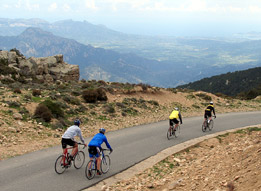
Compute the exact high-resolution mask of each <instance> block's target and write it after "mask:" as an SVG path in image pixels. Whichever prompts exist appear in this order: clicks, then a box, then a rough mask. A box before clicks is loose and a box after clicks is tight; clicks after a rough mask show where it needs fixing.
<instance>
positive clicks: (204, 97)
mask: <svg viewBox="0 0 261 191" xmlns="http://www.w3.org/2000/svg"><path fill="white" fill-rule="evenodd" d="M196 96H198V97H200V98H202V99H204V100H206V101H211V100H212V98H211V96H209V95H207V94H204V93H198V94H196Z"/></svg>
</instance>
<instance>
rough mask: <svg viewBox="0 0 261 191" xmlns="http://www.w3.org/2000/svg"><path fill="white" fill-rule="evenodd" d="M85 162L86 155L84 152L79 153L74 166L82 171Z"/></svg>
mask: <svg viewBox="0 0 261 191" xmlns="http://www.w3.org/2000/svg"><path fill="white" fill-rule="evenodd" d="M84 162H85V154H84V152H83V151H79V152H78V153H77V154H76V155H75V156H74V160H73V165H74V167H75V168H76V169H80V168H81V167H82V165H83V164H84Z"/></svg>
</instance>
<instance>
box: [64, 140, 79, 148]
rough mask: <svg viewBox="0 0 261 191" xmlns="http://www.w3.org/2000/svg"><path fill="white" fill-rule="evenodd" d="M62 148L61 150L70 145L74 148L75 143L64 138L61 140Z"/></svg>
mask: <svg viewBox="0 0 261 191" xmlns="http://www.w3.org/2000/svg"><path fill="white" fill-rule="evenodd" d="M61 142H62V147H63V149H65V148H66V146H67V145H70V146H74V145H75V143H76V142H75V141H73V140H72V139H65V138H62V141H61Z"/></svg>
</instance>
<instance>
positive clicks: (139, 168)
mask: <svg viewBox="0 0 261 191" xmlns="http://www.w3.org/2000/svg"><path fill="white" fill-rule="evenodd" d="M256 125H260V124H256ZM253 126H255V125H250V126H245V127H239V128H235V129H230V130H225V131H221V132H217V133H213V134H209V135H205V136H202V137H198V138H195V139H191V140H189V141H186V142H184V143H180V144H177V145H175V146H172V147H169V148H167V149H164V150H162V151H160V152H159V153H157V154H156V155H153V156H151V157H149V158H147V159H145V160H143V161H142V162H140V163H137V164H136V165H134V166H131V167H130V168H128V169H126V170H124V171H122V172H120V173H118V174H116V175H114V176H111V177H109V178H107V179H104V180H102V181H101V182H98V183H97V184H95V185H94V186H92V187H89V188H86V189H83V191H98V190H106V188H107V186H110V185H112V184H115V183H117V182H119V181H122V180H126V179H129V178H131V177H133V176H134V175H136V174H139V173H141V172H143V171H145V170H146V169H148V168H151V167H152V166H153V165H155V164H157V163H158V162H160V161H162V160H164V159H165V158H167V157H168V156H171V155H173V154H175V153H179V152H182V151H184V150H186V149H188V148H190V147H193V146H195V145H196V144H198V143H200V142H203V141H205V140H207V139H210V138H214V137H217V136H219V135H223V134H226V133H232V132H235V131H238V130H241V129H247V128H249V127H253ZM105 185H106V186H105Z"/></svg>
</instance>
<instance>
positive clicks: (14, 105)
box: [6, 101, 21, 108]
mask: <svg viewBox="0 0 261 191" xmlns="http://www.w3.org/2000/svg"><path fill="white" fill-rule="evenodd" d="M6 103H7V104H8V105H9V107H10V108H19V107H20V106H21V104H20V103H19V102H16V101H7V102H6Z"/></svg>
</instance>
